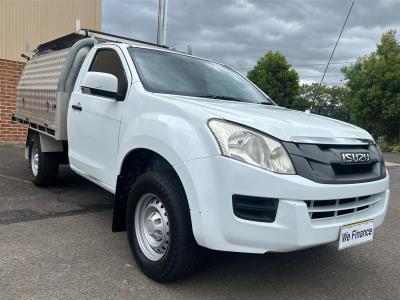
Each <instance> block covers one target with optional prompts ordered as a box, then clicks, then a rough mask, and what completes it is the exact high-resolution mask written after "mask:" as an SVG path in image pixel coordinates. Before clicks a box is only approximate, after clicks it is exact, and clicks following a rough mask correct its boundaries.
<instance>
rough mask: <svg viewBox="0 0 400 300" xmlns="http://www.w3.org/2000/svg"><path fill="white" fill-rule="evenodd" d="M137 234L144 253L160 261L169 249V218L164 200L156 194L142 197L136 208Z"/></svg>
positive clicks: (153, 259)
mask: <svg viewBox="0 0 400 300" xmlns="http://www.w3.org/2000/svg"><path fill="white" fill-rule="evenodd" d="M135 234H136V239H137V241H138V244H139V247H140V250H142V253H143V254H144V255H145V256H146V257H147V258H148V259H150V260H152V261H159V260H160V259H162V258H163V257H164V255H165V254H166V253H167V251H168V246H169V220H168V214H167V211H166V209H165V206H164V204H163V202H162V201H161V200H160V198H158V197H157V196H156V195H154V194H152V193H146V194H144V195H143V196H141V197H140V199H139V201H138V203H137V205H136V209H135Z"/></svg>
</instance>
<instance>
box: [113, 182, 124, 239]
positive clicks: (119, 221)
mask: <svg viewBox="0 0 400 300" xmlns="http://www.w3.org/2000/svg"><path fill="white" fill-rule="evenodd" d="M124 181H125V180H124V177H123V176H121V175H118V178H117V188H116V192H115V196H114V214H113V222H112V231H113V232H120V231H125V230H126V205H127V199H128V195H127V193H126V191H125V188H124V183H125V182H124Z"/></svg>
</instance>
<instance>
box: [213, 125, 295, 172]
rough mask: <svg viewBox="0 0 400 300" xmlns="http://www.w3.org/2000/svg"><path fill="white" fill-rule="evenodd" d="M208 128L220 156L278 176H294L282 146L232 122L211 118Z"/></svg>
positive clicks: (292, 168) (290, 162)
mask: <svg viewBox="0 0 400 300" xmlns="http://www.w3.org/2000/svg"><path fill="white" fill-rule="evenodd" d="M208 127H209V128H210V129H211V131H212V133H213V134H214V136H215V138H216V140H217V142H218V144H219V146H220V148H221V152H222V155H224V156H227V157H231V158H233V159H237V160H240V161H243V162H246V163H248V164H251V165H254V166H257V167H260V168H263V169H266V170H269V171H272V172H276V173H281V174H295V173H296V172H295V170H294V167H293V164H292V161H291V160H290V158H289V155H288V154H287V152H286V150H285V148H283V146H282V144H281V143H280V142H279V141H277V140H275V139H273V138H271V137H269V136H266V135H263V134H261V133H259V132H257V131H255V130H251V129H249V128H246V127H244V126H240V125H237V124H234V123H231V122H227V121H223V120H217V119H212V120H210V121H209V122H208Z"/></svg>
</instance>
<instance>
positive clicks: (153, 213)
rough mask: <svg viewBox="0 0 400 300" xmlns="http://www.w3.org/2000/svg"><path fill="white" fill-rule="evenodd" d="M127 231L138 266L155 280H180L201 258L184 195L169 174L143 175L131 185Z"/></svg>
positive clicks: (201, 254)
mask: <svg viewBox="0 0 400 300" xmlns="http://www.w3.org/2000/svg"><path fill="white" fill-rule="evenodd" d="M127 232H128V239H129V244H130V247H131V250H132V252H133V255H134V257H135V259H136V261H137V263H138V265H139V267H140V268H141V270H142V271H143V273H145V274H146V275H147V276H148V277H150V278H152V279H153V280H155V281H158V282H168V281H174V280H177V279H181V278H184V277H186V276H188V275H190V274H191V273H193V272H194V271H195V269H196V268H197V267H198V265H199V264H200V262H201V260H202V258H203V253H202V249H201V248H200V246H198V245H197V243H196V241H195V239H194V236H193V232H192V225H191V220H190V211H189V206H188V202H187V199H186V195H185V192H184V190H183V188H182V185H181V183H180V182H179V180H178V179H177V178H176V175H175V174H173V173H158V172H147V173H145V174H143V175H141V176H140V177H139V178H138V179H137V180H136V182H135V183H134V184H133V185H132V188H131V191H130V193H129V197H128V207H127Z"/></svg>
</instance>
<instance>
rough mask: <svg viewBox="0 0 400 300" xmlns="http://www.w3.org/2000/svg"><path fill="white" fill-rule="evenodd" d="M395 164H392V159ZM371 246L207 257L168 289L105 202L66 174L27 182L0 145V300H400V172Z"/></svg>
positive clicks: (16, 152)
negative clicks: (135, 254)
mask: <svg viewBox="0 0 400 300" xmlns="http://www.w3.org/2000/svg"><path fill="white" fill-rule="evenodd" d="M396 159H397V158H396ZM389 172H390V175H391V190H392V197H391V203H390V210H389V213H388V216H387V219H386V221H385V223H384V225H383V226H382V227H380V228H378V229H377V230H376V232H375V236H374V241H373V242H372V243H367V244H364V245H361V246H357V247H354V248H351V249H346V250H344V251H340V252H339V251H338V250H337V247H338V245H337V244H330V245H326V246H323V247H318V248H314V249H308V250H303V251H299V252H293V253H285V254H265V255H245V254H233V253H219V252H213V253H211V254H210V255H209V258H208V261H207V263H206V264H205V265H204V266H203V268H202V269H201V270H200V272H198V273H196V274H195V275H194V276H192V277H191V278H189V279H187V280H184V281H181V282H177V283H172V284H167V285H162V284H158V283H155V282H153V281H151V280H149V279H148V278H146V277H145V276H144V275H143V274H142V273H141V272H140V270H139V269H138V266H137V265H136V263H135V261H134V259H133V258H132V255H131V253H130V250H129V248H128V243H127V239H126V233H112V232H111V219H112V211H111V201H112V195H111V194H109V193H108V192H106V191H104V190H102V189H100V188H98V187H97V186H95V185H94V184H92V183H90V182H88V181H86V180H84V179H81V178H79V177H78V176H77V175H74V174H73V173H72V172H70V171H69V170H68V169H66V168H64V169H63V170H62V172H61V176H60V183H59V185H58V186H56V187H52V188H46V189H40V188H37V187H35V186H34V185H33V184H31V183H30V181H29V173H28V169H27V163H26V161H25V160H24V159H23V148H22V147H20V146H19V147H18V146H12V145H4V144H0V192H1V193H0V299H110V298H117V299H217V298H218V299H222V298H228V299H266V298H268V299H270V298H283V299H288V298H296V299H309V298H316V299H328V298H339V299H345V298H354V299H400V239H399V228H400V167H398V166H395V165H393V166H391V167H389Z"/></svg>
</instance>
